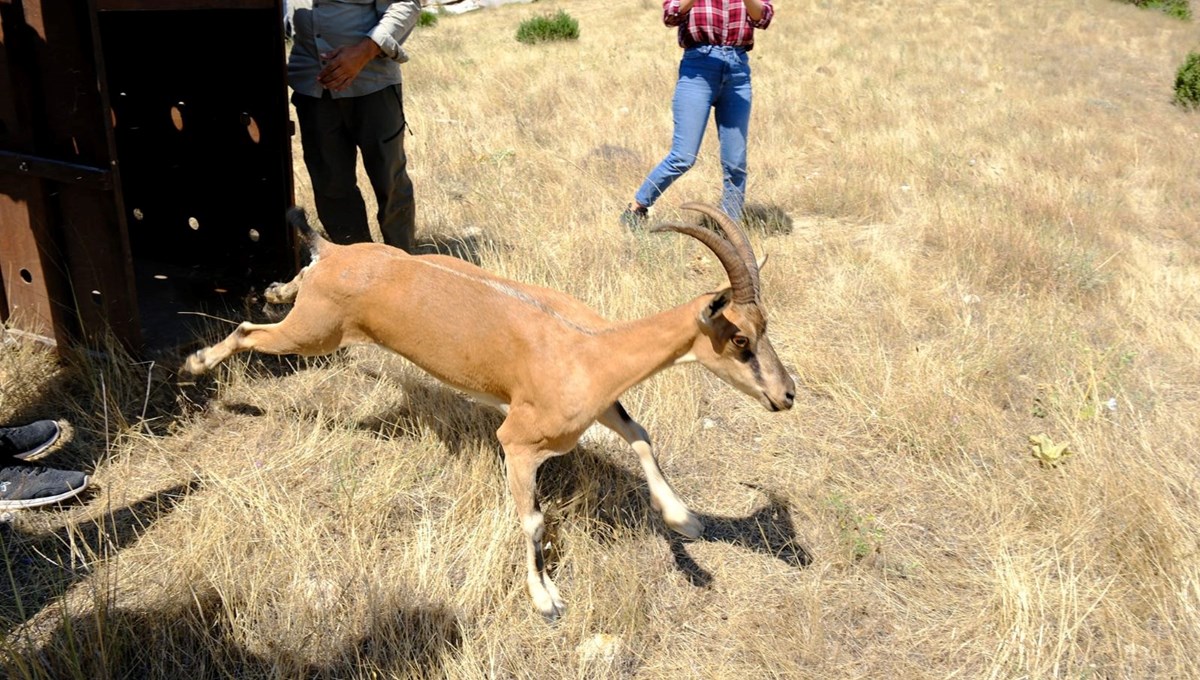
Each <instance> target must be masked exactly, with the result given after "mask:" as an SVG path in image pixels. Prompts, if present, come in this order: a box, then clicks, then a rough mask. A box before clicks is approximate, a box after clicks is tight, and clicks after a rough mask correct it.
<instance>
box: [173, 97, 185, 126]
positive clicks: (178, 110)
mask: <svg viewBox="0 0 1200 680" xmlns="http://www.w3.org/2000/svg"><path fill="white" fill-rule="evenodd" d="M171 124H172V125H174V126H175V129H176V130H179V131H183V102H179V103H178V104H176V105H175V106H172V107H171Z"/></svg>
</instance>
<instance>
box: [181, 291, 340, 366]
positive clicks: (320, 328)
mask: <svg viewBox="0 0 1200 680" xmlns="http://www.w3.org/2000/svg"><path fill="white" fill-rule="evenodd" d="M341 344H342V330H341V325H340V317H339V316H338V315H337V314H336V313H333V312H331V311H330V310H321V309H306V308H305V305H302V304H298V305H296V307H294V308H293V309H292V311H291V313H290V314H288V315H287V317H286V318H284V320H283V321H280V322H279V323H271V324H258V323H250V322H249V321H244V322H242V323H241V324H240V325H239V326H238V327H237V329H236V330H234V331H233V332H232V333H230V334H229V335H228V336H227V337H226V338H225V339H224V340H222V341H221V342H218V343H217V344H215V345H213V346H212V347H205V348H204V349H202V350H199V351H197V352H195V353H193V354H192V355H191V356H189V357H188V359H187V362H186V363H185V364H184V366H183V370H184V371H186V372H187V373H191V374H192V375H200V374H202V373H205V372H207V371H210V370H212V369H213V367H215V366H216V365H217V364H219V363H221V362H222V361H225V360H226V359H228V358H229V357H231V356H233V355H234V354H237V353H239V352H245V351H248V350H256V351H259V352H266V353H267V354H300V355H304V356H318V355H321V354H329V353H330V352H332V351H333V350H335V349H337V348H338V347H340V346H341Z"/></svg>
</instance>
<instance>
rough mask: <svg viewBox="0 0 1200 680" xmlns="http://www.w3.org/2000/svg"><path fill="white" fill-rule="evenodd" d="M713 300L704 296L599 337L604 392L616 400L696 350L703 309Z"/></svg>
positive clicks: (602, 390)
mask: <svg viewBox="0 0 1200 680" xmlns="http://www.w3.org/2000/svg"><path fill="white" fill-rule="evenodd" d="M711 299H712V296H711V295H702V296H700V297H698V298H696V299H695V300H692V301H691V302H688V303H685V304H682V305H680V306H678V307H675V308H673V309H668V310H666V311H664V312H659V313H658V314H654V315H652V316H648V317H645V318H643V319H638V320H637V321H631V322H629V323H625V324H620V325H617V326H614V327H612V328H611V329H609V330H608V331H606V332H605V333H603V334H601V335H599V336H597V341H598V342H597V344H596V346H595V351H596V352H597V353H598V360H599V362H600V364H601V365H603V366H605V367H606V369H607V370H606V371H604V376H603V381H604V384H603V385H600V386H598V387H601V390H600V391H601V392H602V393H603V394H604V395H605V398H606V399H610V400H612V401H615V400H616V399H617V398H618V397H620V396H621V394H623V393H624V392H625V390H627V389H629V388H630V387H633V386H634V385H636V384H638V383H640V382H642V381H643V380H645V379H646V378H649V377H650V376H652V375H654V374H655V373H657V372H659V371H661V370H662V369H664V368H666V367H668V366H670V365H672V364H674V363H676V362H677V361H678V360H679V359H680V358H681V357H684V356H685V355H687V354H688V353H689V352H691V351H692V347H693V345H695V343H696V340H697V336H699V335H700V325H699V323H698V322H697V319H698V318H699V315H700V312H701V310H703V309H704V306H705V305H707V304H708V303H709V301H710V300H711Z"/></svg>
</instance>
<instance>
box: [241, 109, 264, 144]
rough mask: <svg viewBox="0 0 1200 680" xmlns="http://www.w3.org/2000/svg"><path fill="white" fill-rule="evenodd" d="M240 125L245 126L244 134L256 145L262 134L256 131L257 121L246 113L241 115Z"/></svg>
mask: <svg viewBox="0 0 1200 680" xmlns="http://www.w3.org/2000/svg"><path fill="white" fill-rule="evenodd" d="M242 125H245V126H246V134H248V135H250V141H252V142H254V143H255V144H258V142H259V140H261V139H262V132H260V131H259V129H258V121H256V120H254V116H251V115H250V114H248V113H243V114H242Z"/></svg>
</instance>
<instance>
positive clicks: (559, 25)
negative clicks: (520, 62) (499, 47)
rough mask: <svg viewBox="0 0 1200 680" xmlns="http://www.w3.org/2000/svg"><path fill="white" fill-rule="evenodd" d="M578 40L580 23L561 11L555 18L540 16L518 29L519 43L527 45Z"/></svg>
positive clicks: (522, 23)
mask: <svg viewBox="0 0 1200 680" xmlns="http://www.w3.org/2000/svg"><path fill="white" fill-rule="evenodd" d="M578 38H579V22H578V21H576V20H574V19H572V18H571V15H569V14H567V13H566V12H564V11H563V10H561V9H560V10H558V13H557V14H555V15H553V16H540V17H534V18H532V19H528V20H526V21H523V22H521V25H520V27H518V28H517V42H522V43H525V44H526V45H532V44H534V43H540V42H548V41H551V40H576V39H578Z"/></svg>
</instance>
